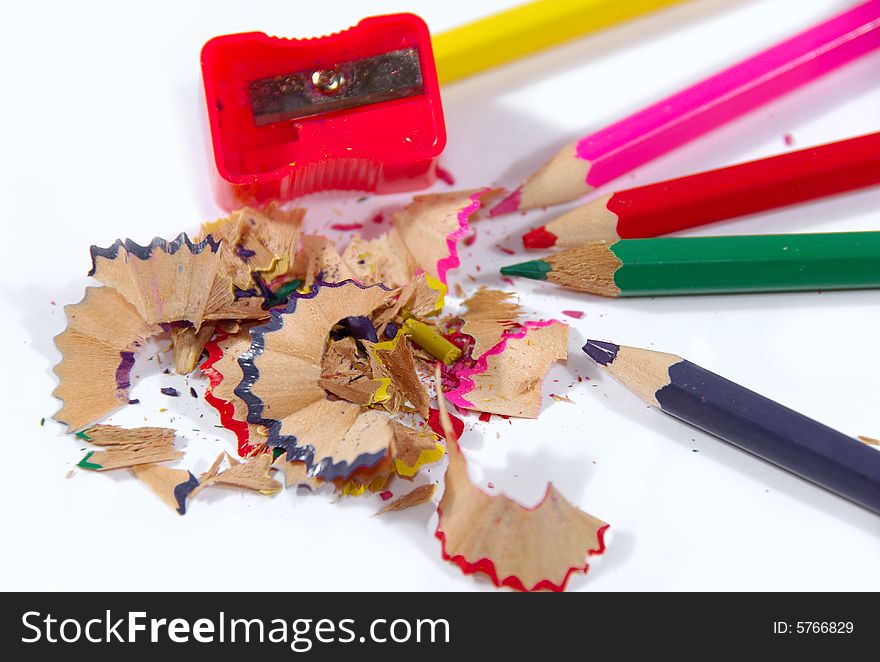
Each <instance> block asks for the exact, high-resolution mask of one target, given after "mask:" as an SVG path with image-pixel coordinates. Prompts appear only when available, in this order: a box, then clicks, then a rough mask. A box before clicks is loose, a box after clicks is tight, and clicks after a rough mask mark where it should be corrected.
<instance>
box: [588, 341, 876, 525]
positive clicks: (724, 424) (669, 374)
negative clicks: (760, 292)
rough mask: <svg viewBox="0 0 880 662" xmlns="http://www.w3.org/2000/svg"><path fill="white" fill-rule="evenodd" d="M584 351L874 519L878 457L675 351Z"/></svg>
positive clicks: (605, 347) (666, 405) (662, 403)
mask: <svg viewBox="0 0 880 662" xmlns="http://www.w3.org/2000/svg"><path fill="white" fill-rule="evenodd" d="M584 351H585V352H586V353H587V355H589V357H590V358H591V359H593V360H594V361H596V362H597V363H600V364H601V365H603V366H605V367H606V368H607V369H608V372H610V373H611V374H612V375H613V376H614V377H615V378H617V379H618V380H619V381H620V382H621V383H622V384H623V385H624V386H626V387H627V388H628V389H630V390H631V391H632V392H633V393H635V394H636V395H639V396H641V397H642V398H643V399H644V400H647V402H648V403H649V404H651V405H653V406H655V407H657V408H658V409H660V410H661V411H664V412H666V413H667V414H671V415H672V416H675V417H676V418H680V419H682V420H683V421H686V422H688V423H690V424H691V425H694V426H696V427H698V428H700V429H701V430H705V431H706V432H709V433H710V434H713V435H715V436H716V437H720V438H721V439H723V440H725V441H728V442H730V443H732V444H734V445H736V446H739V447H740V448H741V449H743V450H745V451H748V452H750V453H753V454H755V455H757V456H758V457H761V458H763V459H765V460H767V461H768V462H772V463H773V464H775V465H777V466H779V467H781V468H783V469H787V470H788V471H790V472H792V473H794V474H797V475H798V476H800V477H801V478H805V479H807V480H809V481H811V482H813V483H815V484H816V485H820V486H821V487H824V488H825V489H828V490H831V491H832V492H835V493H837V494H839V495H840V496H842V497H844V498H846V499H849V500H850V501H854V502H855V503H857V504H859V505H861V506H864V507H865V508H867V509H868V510H871V511H873V512H874V513H877V514H880V452H877V451H876V450H875V449H873V448H870V447H869V446H868V445H866V444H864V443H862V442H860V441H858V440H856V439H854V438H852V437H848V436H846V435H845V434H843V433H841V432H838V431H837V430H833V429H831V428H829V427H828V426H827V425H823V424H822V423H819V422H817V421H814V420H813V419H811V418H807V417H806V416H804V415H803V414H799V413H797V412H796V411H793V410H791V409H789V408H788V407H783V406H782V405H781V404H779V403H778V402H774V401H773V400H770V399H768V398H765V397H764V396H762V395H758V394H757V393H755V392H754V391H750V390H749V389H747V388H744V387H742V386H740V385H739V384H735V383H733V382H732V381H730V380H727V379H724V377H721V376H720V375H716V374H715V373H714V372H709V371H708V370H706V369H704V368H701V367H700V366H698V365H695V364H693V363H691V362H690V361H686V360H685V359H683V358H681V357H680V356H675V355H674V354H664V353H663V352H655V351H652V350H648V349H638V348H635V347H624V346H620V345H615V344H613V343H609V342H603V341H601V340H588V341H587V344H586V345H584Z"/></svg>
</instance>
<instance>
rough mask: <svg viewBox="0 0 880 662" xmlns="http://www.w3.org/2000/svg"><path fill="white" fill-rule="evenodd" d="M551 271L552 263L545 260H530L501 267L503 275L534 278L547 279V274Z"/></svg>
mask: <svg viewBox="0 0 880 662" xmlns="http://www.w3.org/2000/svg"><path fill="white" fill-rule="evenodd" d="M548 273H550V265H549V264H547V263H546V262H544V260H529V261H528V262H520V263H519V264H508V265H507V266H506V267H501V274H502V275H503V276H520V277H522V278H531V279H532V280H547V274H548Z"/></svg>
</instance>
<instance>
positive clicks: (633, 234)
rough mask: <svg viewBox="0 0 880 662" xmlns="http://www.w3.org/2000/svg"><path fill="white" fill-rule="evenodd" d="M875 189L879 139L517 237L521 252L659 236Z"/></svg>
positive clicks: (755, 168) (701, 178) (738, 171)
mask: <svg viewBox="0 0 880 662" xmlns="http://www.w3.org/2000/svg"><path fill="white" fill-rule="evenodd" d="M878 183H880V133H872V134H869V135H866V136H861V137H858V138H851V139H849V140H842V141H840V142H835V143H830V144H827V145H820V146H818V147H811V148H809V149H803V150H800V151H797V152H789V153H787V154H781V155H779V156H773V157H770V158H766V159H760V160H757V161H750V162H748V163H741V164H739V165H734V166H730V167H728V168H719V169H718V170H709V171H707V172H702V173H699V174H696V175H690V176H688V177H680V178H678V179H670V180H667V181H665V182H658V183H656V184H649V185H648V186H639V187H637V188H631V189H627V190H624V191H617V192H616V193H613V194H611V195H606V196H603V197H601V198H599V199H597V200H593V201H592V202H589V203H587V204H585V205H583V206H581V207H577V208H576V209H573V210H571V211H570V212H568V213H566V214H563V215H562V216H560V217H559V218H556V219H554V220H552V221H550V222H549V223H547V225H545V226H542V227H540V228H535V229H534V230H532V231H531V232H529V233H527V234H526V235H525V236H523V245H524V246H525V247H526V248H550V247H552V246H558V247H560V248H573V247H575V246H580V245H581V244H583V243H585V242H588V241H598V240H606V241H617V240H618V239H636V238H645V237H656V236H658V235H663V234H668V233H670V232H676V231H678V230H684V229H686V228H692V227H696V226H698V225H706V224H708V223H714V222H715V221H721V220H724V219H729V218H735V217H737V216H745V215H746V214H754V213H756V212H761V211H766V210H768V209H774V208H777V207H783V206H786V205H792V204H796V203H799V202H804V201H807V200H815V199H817V198H823V197H826V196H830V195H835V194H837V193H843V192H845V191H852V190H855V189H859V188H863V187H865V186H871V185H875V184H878Z"/></svg>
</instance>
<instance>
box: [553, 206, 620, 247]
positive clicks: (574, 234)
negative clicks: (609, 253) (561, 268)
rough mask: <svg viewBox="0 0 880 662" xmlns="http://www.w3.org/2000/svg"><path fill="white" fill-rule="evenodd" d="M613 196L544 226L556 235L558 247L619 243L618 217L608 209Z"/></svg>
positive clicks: (570, 212) (567, 213)
mask: <svg viewBox="0 0 880 662" xmlns="http://www.w3.org/2000/svg"><path fill="white" fill-rule="evenodd" d="M611 195H612V194H608V195H603V196H602V197H601V198H597V199H595V200H592V201H590V202H588V203H586V204H584V205H581V206H580V207H575V208H574V209H572V210H571V211H568V212H566V213H564V214H562V215H561V216H558V217H557V218H554V219H553V220H552V221H550V222H549V223H547V224H546V225H545V226H544V229H545V230H547V231H548V232H552V233H553V234H555V235H556V237H557V239H556V246H559V247H560V248H573V247H575V246H579V245H581V244H584V243H586V242H588V241H617V240H619V239H620V235H619V234H617V221H618V216H617V214H615V213H614V212H613V211H611V210H610V209H608V201H609V200H610V199H611Z"/></svg>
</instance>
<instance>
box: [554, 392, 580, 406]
mask: <svg viewBox="0 0 880 662" xmlns="http://www.w3.org/2000/svg"><path fill="white" fill-rule="evenodd" d="M550 397H551V398H553V399H554V400H556V402H569V403H571V404H575V402H574V400H572V399H571V398H569V397H568V396H567V395H557V394H556V393H551V394H550Z"/></svg>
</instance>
